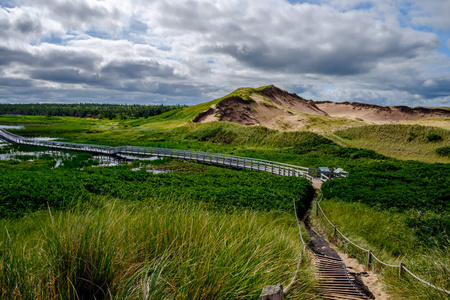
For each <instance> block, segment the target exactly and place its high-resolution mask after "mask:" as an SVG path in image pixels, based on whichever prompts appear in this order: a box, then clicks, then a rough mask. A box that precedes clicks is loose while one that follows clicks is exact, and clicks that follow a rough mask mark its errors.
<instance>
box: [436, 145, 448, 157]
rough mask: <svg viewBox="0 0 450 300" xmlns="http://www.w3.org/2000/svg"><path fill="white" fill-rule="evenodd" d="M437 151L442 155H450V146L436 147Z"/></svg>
mask: <svg viewBox="0 0 450 300" xmlns="http://www.w3.org/2000/svg"><path fill="white" fill-rule="evenodd" d="M436 153H437V154H439V155H441V156H448V157H450V146H443V147H439V148H436Z"/></svg>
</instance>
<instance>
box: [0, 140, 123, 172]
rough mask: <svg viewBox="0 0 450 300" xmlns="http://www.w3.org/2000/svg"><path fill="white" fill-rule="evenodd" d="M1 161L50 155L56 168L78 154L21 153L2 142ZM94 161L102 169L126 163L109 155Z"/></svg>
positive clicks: (50, 151)
mask: <svg viewBox="0 0 450 300" xmlns="http://www.w3.org/2000/svg"><path fill="white" fill-rule="evenodd" d="M0 149H1V152H0V160H11V159H20V157H18V156H22V158H23V157H24V156H30V158H29V159H26V160H28V161H34V160H36V159H38V158H39V157H41V156H43V155H50V156H51V157H52V158H53V159H54V160H55V162H56V163H55V168H57V167H59V166H61V165H63V164H64V161H65V160H68V159H72V158H74V157H76V154H73V153H68V152H64V151H55V150H43V151H19V150H18V149H19V147H18V146H16V145H13V144H10V143H7V142H2V141H1V140H0ZM92 159H93V160H96V161H97V162H98V163H99V164H98V165H96V166H99V167H102V166H105V167H111V166H118V165H120V164H122V163H124V162H125V160H123V159H120V158H115V157H111V156H107V155H93V157H92Z"/></svg>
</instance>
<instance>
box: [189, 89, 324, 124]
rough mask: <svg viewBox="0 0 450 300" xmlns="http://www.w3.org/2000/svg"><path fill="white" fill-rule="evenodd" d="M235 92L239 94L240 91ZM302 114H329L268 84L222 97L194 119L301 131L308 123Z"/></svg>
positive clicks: (195, 120)
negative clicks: (243, 92)
mask: <svg viewBox="0 0 450 300" xmlns="http://www.w3.org/2000/svg"><path fill="white" fill-rule="evenodd" d="M235 94H239V90H238V91H237V93H235ZM303 114H312V115H318V116H328V115H327V113H326V112H324V111H322V110H321V109H319V108H318V107H317V106H316V105H315V104H314V102H313V101H311V100H305V99H303V98H302V97H299V96H298V95H296V94H291V93H288V92H286V91H283V90H281V89H279V88H277V87H274V86H269V87H266V88H264V89H258V90H253V89H251V90H250V91H249V90H245V95H244V94H242V96H236V95H233V96H230V97H225V98H224V99H222V100H221V101H220V102H219V103H217V104H216V105H213V106H211V107H210V108H209V109H207V110H206V111H204V112H202V113H200V114H199V115H198V116H197V117H196V118H195V119H194V120H193V121H194V122H200V123H202V122H211V121H227V122H234V123H238V124H241V125H263V126H266V127H268V128H275V129H284V130H300V129H302V128H303V127H305V126H307V124H306V123H307V122H306V121H307V119H305V118H304V117H302V115H303Z"/></svg>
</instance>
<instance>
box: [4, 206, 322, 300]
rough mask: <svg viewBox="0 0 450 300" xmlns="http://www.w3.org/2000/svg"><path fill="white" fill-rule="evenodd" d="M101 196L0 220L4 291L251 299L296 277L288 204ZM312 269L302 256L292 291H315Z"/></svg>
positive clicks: (14, 294)
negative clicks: (91, 202) (222, 207)
mask: <svg viewBox="0 0 450 300" xmlns="http://www.w3.org/2000/svg"><path fill="white" fill-rule="evenodd" d="M96 206H97V207H89V208H79V209H75V210H72V211H66V212H56V213H53V214H50V213H45V212H40V213H34V214H31V215H28V216H27V217H25V218H23V219H18V220H9V221H8V220H3V221H1V223H2V224H1V228H3V230H2V231H1V232H0V241H1V244H0V245H1V246H0V296H1V298H3V299H13V298H14V299H17V298H21V299H44V298H45V299H83V298H86V297H88V298H92V297H95V298H96V299H106V298H114V299H116V298H117V299H236V298H242V299H254V298H256V297H257V296H258V295H259V294H260V292H261V289H262V287H263V286H265V285H271V284H275V283H277V282H281V283H284V284H285V285H286V284H287V283H288V282H289V281H290V279H291V278H292V276H293V272H294V271H295V266H296V261H297V260H298V258H299V253H300V250H301V244H300V243H299V237H298V231H297V229H296V225H295V221H294V220H293V218H292V214H288V213H283V212H256V211H249V210H242V211H239V212H235V213H232V214H227V213H224V212H221V211H210V210H206V209H204V208H202V207H201V206H195V205H194V206H192V205H187V204H186V205H180V203H176V204H174V203H171V202H170V199H161V202H160V204H158V205H148V204H137V203H133V204H129V203H128V204H124V203H121V202H117V201H114V199H103V200H102V199H97V205H96ZM311 272H312V270H311V266H310V265H308V263H304V264H303V265H302V268H301V269H300V274H299V277H298V281H297V282H296V285H295V288H294V289H293V290H292V291H291V292H290V293H289V295H288V298H291V299H311V298H312V297H313V295H314V294H315V290H314V285H315V283H314V281H313V280H312V278H313V276H312V274H311Z"/></svg>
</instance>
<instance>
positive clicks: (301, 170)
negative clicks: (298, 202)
mask: <svg viewBox="0 0 450 300" xmlns="http://www.w3.org/2000/svg"><path fill="white" fill-rule="evenodd" d="M0 138H1V139H3V140H5V141H7V142H10V143H13V144H19V145H29V146H37V147H46V148H51V149H54V150H66V151H67V150H69V151H82V152H89V153H92V154H101V155H112V156H116V155H118V156H120V155H133V156H143V157H145V156H158V157H170V158H179V159H185V160H193V161H198V162H204V163H210V164H215V165H221V166H228V167H232V168H241V169H249V170H254V171H260V172H268V173H271V174H275V175H280V176H295V177H303V178H306V179H308V180H310V181H311V182H312V181H313V179H314V178H313V177H312V176H310V175H309V174H308V170H309V169H308V168H305V167H300V166H296V165H289V164H284V163H279V162H274V161H269V160H263V159H257V158H248V157H242V156H236V155H226V154H218V153H209V152H201V151H189V150H177V149H167V148H154V147H136V146H119V147H109V146H103V145H92V144H77V143H66V142H58V141H40V140H36V139H31V138H25V137H22V136H19V135H16V134H12V133H10V132H8V131H6V130H4V129H1V128H0Z"/></svg>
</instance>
